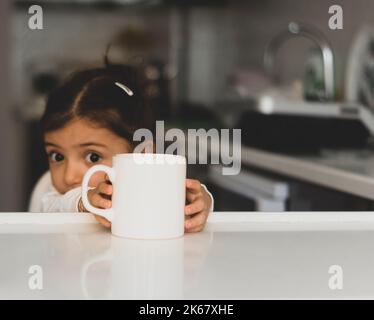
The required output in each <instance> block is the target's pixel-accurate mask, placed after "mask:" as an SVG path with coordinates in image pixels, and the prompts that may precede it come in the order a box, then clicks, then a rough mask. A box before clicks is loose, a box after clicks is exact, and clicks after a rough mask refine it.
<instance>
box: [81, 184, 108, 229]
mask: <svg viewBox="0 0 374 320" xmlns="http://www.w3.org/2000/svg"><path fill="white" fill-rule="evenodd" d="M112 193H113V186H112V185H111V183H110V182H109V181H103V182H100V183H99V184H98V186H97V187H96V188H95V189H91V190H88V193H87V197H88V201H89V202H90V203H91V204H92V205H93V206H94V207H96V208H100V209H108V208H111V207H112ZM85 211H87V210H85ZM94 216H95V219H96V220H97V221H98V222H100V223H101V224H102V225H103V226H105V227H107V228H110V226H111V225H112V224H111V222H110V221H108V220H107V219H105V218H103V217H101V216H98V215H96V214H94Z"/></svg>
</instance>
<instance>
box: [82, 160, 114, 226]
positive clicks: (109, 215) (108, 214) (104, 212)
mask: <svg viewBox="0 0 374 320" xmlns="http://www.w3.org/2000/svg"><path fill="white" fill-rule="evenodd" d="M98 171H104V172H105V173H106V174H107V175H108V177H109V180H110V181H111V182H112V183H113V182H114V179H115V171H114V169H113V168H111V167H108V166H105V165H103V164H98V165H96V166H93V167H91V168H90V169H88V170H87V172H86V173H85V175H84V177H83V182H82V202H83V205H84V207H85V208H86V209H87V210H88V211H90V212H92V213H94V214H97V215H99V216H101V217H104V218H105V219H107V220H109V221H110V222H112V220H113V213H114V211H113V208H109V209H100V208H96V207H94V206H93V205H91V203H90V202H89V201H88V196H87V192H88V183H89V181H90V179H91V176H92V175H93V174H94V173H96V172H98Z"/></svg>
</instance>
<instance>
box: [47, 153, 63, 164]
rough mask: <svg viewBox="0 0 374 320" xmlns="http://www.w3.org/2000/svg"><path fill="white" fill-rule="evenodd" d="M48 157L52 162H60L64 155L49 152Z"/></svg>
mask: <svg viewBox="0 0 374 320" xmlns="http://www.w3.org/2000/svg"><path fill="white" fill-rule="evenodd" d="M49 157H50V158H51V160H52V161H53V162H60V161H62V160H64V156H63V155H62V154H61V153H58V152H51V153H50V154H49Z"/></svg>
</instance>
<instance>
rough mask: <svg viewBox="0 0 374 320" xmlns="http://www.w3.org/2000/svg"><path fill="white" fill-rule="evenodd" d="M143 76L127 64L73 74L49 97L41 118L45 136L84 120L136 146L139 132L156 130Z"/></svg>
mask: <svg viewBox="0 0 374 320" xmlns="http://www.w3.org/2000/svg"><path fill="white" fill-rule="evenodd" d="M141 74H142V73H141V72H140V70H139V69H137V68H136V67H132V66H124V65H107V66H106V67H103V68H96V69H89V70H83V71H78V72H74V73H73V74H72V75H70V76H69V77H68V78H67V79H66V80H65V81H64V82H63V83H62V84H61V85H59V86H58V87H57V88H56V89H55V90H54V91H52V92H51V94H50V95H49V97H48V99H47V104H46V109H45V112H44V114H43V116H42V119H41V131H42V134H43V135H44V134H45V133H46V132H51V131H54V130H57V129H60V128H62V127H64V126H65V125H66V124H67V123H68V122H70V121H71V120H73V119H75V118H82V119H87V120H89V121H93V122H95V123H97V124H98V125H99V126H102V127H104V128H107V129H109V130H111V131H113V132H114V133H115V134H117V135H118V136H120V137H123V138H125V139H126V140H128V142H129V143H130V144H132V145H134V143H133V139H132V138H133V133H134V132H135V131H136V130H137V129H139V128H147V129H150V130H152V129H153V127H152V125H153V124H152V116H151V111H150V109H149V106H148V104H147V102H146V100H145V94H144V93H143V91H142V88H143V87H144V86H143V79H142V76H141ZM116 82H119V83H121V84H122V85H124V86H126V87H128V88H129V89H130V90H131V91H132V92H133V95H132V96H131V95H129V94H127V93H126V92H125V91H124V90H123V89H122V88H120V87H119V86H118V85H116Z"/></svg>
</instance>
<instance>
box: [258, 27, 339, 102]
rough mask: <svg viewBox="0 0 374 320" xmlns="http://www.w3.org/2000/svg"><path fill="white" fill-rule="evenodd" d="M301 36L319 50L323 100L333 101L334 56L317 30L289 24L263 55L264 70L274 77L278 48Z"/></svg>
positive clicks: (271, 42)
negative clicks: (323, 92) (323, 88)
mask: <svg viewBox="0 0 374 320" xmlns="http://www.w3.org/2000/svg"><path fill="white" fill-rule="evenodd" d="M295 36H302V37H305V38H308V39H310V40H312V41H313V42H314V43H315V44H316V45H317V46H318V47H319V49H320V50H321V53H322V61H323V78H324V86H325V99H326V100H334V97H335V94H334V83H335V82H334V81H335V80H334V55H333V52H332V49H331V46H330V44H329V43H328V41H327V40H326V38H325V36H324V35H323V34H322V32H320V31H319V30H318V29H316V28H314V27H312V26H309V25H304V24H300V23H296V22H291V23H289V25H288V28H287V30H284V31H282V32H280V33H279V34H278V35H277V36H275V37H274V38H273V39H272V40H271V41H270V43H269V44H268V46H267V48H266V50H265V54H264V66H265V70H266V71H267V72H268V73H269V74H270V75H272V76H274V60H275V55H276V53H277V51H278V49H279V47H280V46H281V45H282V44H283V43H284V42H285V41H287V40H288V39H290V38H293V37H295Z"/></svg>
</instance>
